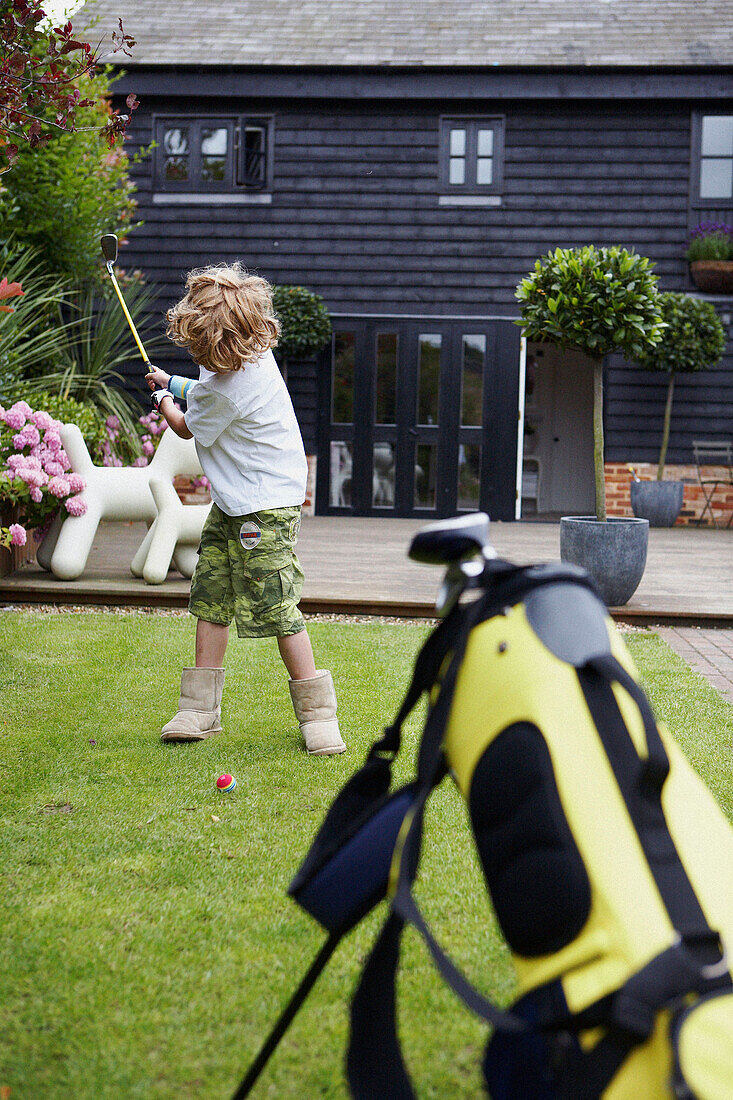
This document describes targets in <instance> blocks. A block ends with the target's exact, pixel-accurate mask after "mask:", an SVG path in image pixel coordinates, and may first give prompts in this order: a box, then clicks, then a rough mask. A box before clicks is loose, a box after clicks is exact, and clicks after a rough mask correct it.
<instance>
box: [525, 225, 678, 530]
mask: <svg viewBox="0 0 733 1100" xmlns="http://www.w3.org/2000/svg"><path fill="white" fill-rule="evenodd" d="M652 267H653V264H652V262H651V261H650V260H648V259H647V258H646V256H639V255H638V254H637V253H635V252H629V251H627V249H625V248H620V247H618V246H614V247H611V248H596V247H595V246H594V245H585V246H584V247H583V248H556V249H555V251H554V252H548V254H547V255H546V256H545V257H543V258H542V259H539V260H537V262H536V264H535V266H534V271H532V272H530V274H529V275H528V276H527V277H526V278H524V279H522V281H521V283H520V284H519V286H518V287H517V290H516V298H517V299H518V300H519V302H520V303H521V311H520V312H521V320H519V321H517V324H518V325H520V326H521V327H522V330H523V333H524V335H525V336H526V337H527V339H528V340H537V341H546V342H547V341H549V342H553V343H556V344H559V345H560V347H563V348H572V349H574V350H577V351H580V352H582V353H583V354H584V355H587V356H588V357H589V358H590V359H591V361H592V363H593V440H594V467H595V487H596V516H597V518H598V519H599V520H605V519H606V494H605V478H604V468H603V358H604V356H606V355H609V354H610V353H611V352H620V353H621V354H622V355H624V356H626V358H628V359H636V358H638V357H639V356H640V355H641V354H643V352H644V351H645V349H647V348H649V347H653V346H654V345H655V344H656V343H658V342H659V340H660V339H661V338H662V333H663V331H664V329H663V325H662V316H661V309H660V301H659V299H660V295H659V293H658V291H657V276H656V275H654V274H653V273H652Z"/></svg>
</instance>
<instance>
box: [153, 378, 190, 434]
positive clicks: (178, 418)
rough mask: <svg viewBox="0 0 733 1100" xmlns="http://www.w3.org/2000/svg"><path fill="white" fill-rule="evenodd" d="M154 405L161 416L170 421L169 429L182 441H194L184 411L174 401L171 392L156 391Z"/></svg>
mask: <svg viewBox="0 0 733 1100" xmlns="http://www.w3.org/2000/svg"><path fill="white" fill-rule="evenodd" d="M153 405H154V407H155V408H156V410H157V411H158V412H159V413H160V415H161V416H162V417H163V418H164V419H165V420H167V421H168V427H169V428H170V429H171V431H173V432H175V434H176V435H178V436H180V437H181V439H193V432H192V431H191V430H190V429H189V427H188V425H187V424H186V421H185V418H184V416H183V413H182V411H181V410H180V409H179V408H178V406H177V405H176V404H175V402H174V400H173V394H172V393H171V392H170V390H155V392H154V393H153Z"/></svg>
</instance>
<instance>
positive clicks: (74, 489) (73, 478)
mask: <svg viewBox="0 0 733 1100" xmlns="http://www.w3.org/2000/svg"><path fill="white" fill-rule="evenodd" d="M66 480H67V481H68V483H69V492H71V493H80V492H81V491H82V490H83V489H86V484H87V483H86V481H85V480H84V478H83V477H82V476H81V474H69V475H68V477H67V478H66Z"/></svg>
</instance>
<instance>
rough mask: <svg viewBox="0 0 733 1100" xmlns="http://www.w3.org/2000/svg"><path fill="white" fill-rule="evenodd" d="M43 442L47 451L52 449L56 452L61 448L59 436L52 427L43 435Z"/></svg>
mask: <svg viewBox="0 0 733 1100" xmlns="http://www.w3.org/2000/svg"><path fill="white" fill-rule="evenodd" d="M43 442H44V443H45V445H46V447H48V449H49V451H53V452H54V454H56V453H57V452H58V451H60V450H61V436H60V435H59V433H58V432H57V431H56V430H55V429H54V428H49V429H48V431H47V432H46V434H45V435H44V437H43Z"/></svg>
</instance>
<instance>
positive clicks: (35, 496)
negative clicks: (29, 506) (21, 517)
mask: <svg viewBox="0 0 733 1100" xmlns="http://www.w3.org/2000/svg"><path fill="white" fill-rule="evenodd" d="M31 500H32V501H35V503H36V504H40V503H41V501H42V500H43V491H42V490H41V489H36V488H33V489H31Z"/></svg>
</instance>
